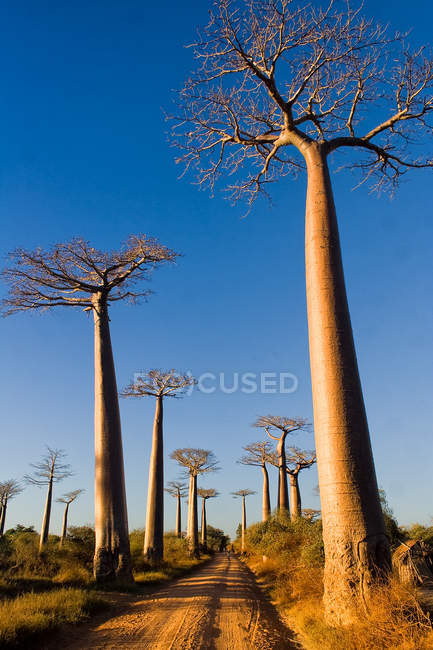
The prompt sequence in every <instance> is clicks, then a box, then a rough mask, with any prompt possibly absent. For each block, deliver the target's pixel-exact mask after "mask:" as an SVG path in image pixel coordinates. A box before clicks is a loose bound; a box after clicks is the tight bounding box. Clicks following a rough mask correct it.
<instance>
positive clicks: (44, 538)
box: [39, 476, 53, 551]
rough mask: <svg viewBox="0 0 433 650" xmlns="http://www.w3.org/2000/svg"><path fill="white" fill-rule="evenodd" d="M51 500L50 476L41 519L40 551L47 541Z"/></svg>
mask: <svg viewBox="0 0 433 650" xmlns="http://www.w3.org/2000/svg"><path fill="white" fill-rule="evenodd" d="M52 501H53V477H52V476H50V480H49V483H48V489H47V499H46V501H45V510H44V518H43V520H42V528H41V536H40V538H39V550H40V551H42V549H43V548H44V546H45V544H46V543H47V541H48V533H49V530H50V519H51V503H52Z"/></svg>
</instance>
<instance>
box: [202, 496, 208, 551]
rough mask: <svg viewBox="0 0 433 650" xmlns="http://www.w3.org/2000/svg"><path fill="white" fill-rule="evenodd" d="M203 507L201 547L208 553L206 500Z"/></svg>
mask: <svg viewBox="0 0 433 650" xmlns="http://www.w3.org/2000/svg"><path fill="white" fill-rule="evenodd" d="M202 502H203V503H202V506H201V545H202V546H203V550H204V551H205V552H206V551H207V521H206V499H202Z"/></svg>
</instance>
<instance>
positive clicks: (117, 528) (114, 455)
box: [93, 301, 132, 582]
mask: <svg viewBox="0 0 433 650" xmlns="http://www.w3.org/2000/svg"><path fill="white" fill-rule="evenodd" d="M93 313H94V320H95V537H96V544H95V556H94V563H93V569H94V575H95V578H96V580H97V581H98V582H105V581H112V580H115V579H118V580H119V581H122V582H131V581H132V570H131V555H130V548H129V534H128V515H127V508H126V492H125V476H124V466H123V450H122V433H121V427H120V414H119V401H118V394H117V385H116V373H115V368H114V360H113V351H112V347H111V337H110V327H109V319H108V310H107V305H106V303H105V302H104V301H100V302H98V303H95V305H94V308H93Z"/></svg>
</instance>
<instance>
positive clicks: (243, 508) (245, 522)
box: [241, 495, 247, 553]
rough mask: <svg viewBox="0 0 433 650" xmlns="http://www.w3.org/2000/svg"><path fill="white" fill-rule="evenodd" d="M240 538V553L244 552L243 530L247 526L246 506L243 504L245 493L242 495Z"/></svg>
mask: <svg viewBox="0 0 433 650" xmlns="http://www.w3.org/2000/svg"><path fill="white" fill-rule="evenodd" d="M241 528H242V539H241V553H245V530H246V528H247V508H246V505H245V495H243V496H242V526H241Z"/></svg>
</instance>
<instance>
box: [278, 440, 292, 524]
mask: <svg viewBox="0 0 433 650" xmlns="http://www.w3.org/2000/svg"><path fill="white" fill-rule="evenodd" d="M277 453H278V476H279V480H278V490H279V499H278V510H279V512H287V513H288V514H290V506H289V490H288V489H287V473H286V436H285V435H282V436H281V439H280V440H279V441H278V445H277Z"/></svg>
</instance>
